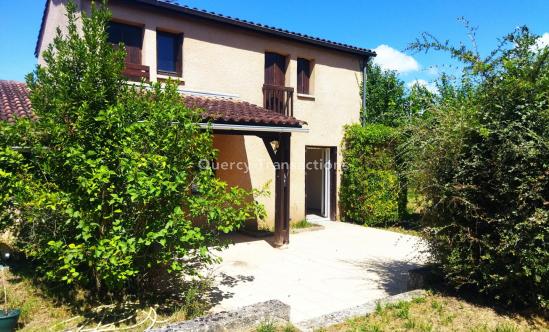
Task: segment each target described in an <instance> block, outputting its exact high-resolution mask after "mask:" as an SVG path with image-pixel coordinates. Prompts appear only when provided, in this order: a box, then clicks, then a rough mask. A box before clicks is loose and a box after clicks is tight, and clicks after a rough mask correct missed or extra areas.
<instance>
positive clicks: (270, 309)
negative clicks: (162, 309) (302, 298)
mask: <svg viewBox="0 0 549 332" xmlns="http://www.w3.org/2000/svg"><path fill="white" fill-rule="evenodd" d="M265 321H269V322H273V323H275V324H281V325H285V324H288V322H289V321H290V306H289V305H287V304H285V303H282V302H280V301H278V300H270V301H266V302H260V303H256V304H252V305H249V306H246V307H242V308H239V309H237V310H234V311H223V312H219V313H215V314H211V315H208V316H204V317H199V318H196V319H193V320H189V321H184V322H181V323H175V324H171V325H168V326H165V327H161V328H156V329H152V330H151V331H154V332H176V331H177V332H187V331H188V332H218V331H219V332H221V331H254V330H255V328H256V327H257V326H258V325H259V324H261V323H262V322H265Z"/></svg>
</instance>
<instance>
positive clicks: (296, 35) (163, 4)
mask: <svg viewBox="0 0 549 332" xmlns="http://www.w3.org/2000/svg"><path fill="white" fill-rule="evenodd" d="M49 1H50V0H46V4H45V6H44V14H43V16H42V23H41V25H40V32H39V34H38V40H37V42H36V48H35V52H34V55H35V56H36V57H38V55H39V54H38V52H39V47H40V43H41V40H42V38H43V33H44V29H45V20H46V16H47V15H48V10H49ZM134 2H135V3H141V4H143V5H148V6H153V7H157V8H163V9H165V10H172V11H179V12H182V13H185V14H188V15H194V16H197V17H201V18H204V19H210V20H214V21H217V22H220V23H225V24H230V25H234V26H238V27H241V28H245V29H250V30H255V31H258V32H262V33H267V34H271V35H276V36H278V37H282V38H288V39H292V40H297V41H301V42H305V43H309V44H313V45H317V46H321V47H326V48H330V49H335V50H339V51H342V52H346V53H352V54H355V55H360V56H363V57H375V56H376V52H375V51H372V50H371V49H368V48H363V47H358V46H354V45H351V44H346V43H340V42H336V41H332V40H328V39H326V38H320V37H316V36H312V35H308V34H304V33H300V32H294V31H290V30H287V29H282V28H278V27H275V26H270V25H267V24H262V23H258V22H253V21H249V20H245V19H241V18H237V17H232V16H229V15H224V14H221V13H217V12H214V11H209V10H206V9H199V8H197V7H190V6H189V5H184V4H180V3H178V2H174V1H169V0H134Z"/></svg>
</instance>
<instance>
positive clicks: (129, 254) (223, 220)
mask: <svg viewBox="0 0 549 332" xmlns="http://www.w3.org/2000/svg"><path fill="white" fill-rule="evenodd" d="M68 8H69V9H68V14H67V16H68V30H67V32H66V33H65V34H63V33H61V31H58V33H57V36H56V38H55V40H54V42H53V44H52V45H51V46H50V47H49V48H48V50H47V51H46V52H45V53H44V59H45V62H46V64H47V65H46V66H44V67H38V68H37V69H36V71H35V72H34V73H33V74H32V75H29V77H28V79H27V83H28V85H29V88H30V90H31V95H30V97H31V100H32V104H33V109H34V112H35V113H36V115H37V117H38V119H39V120H38V121H36V122H29V121H21V122H20V123H19V124H17V125H16V126H13V127H9V128H8V130H9V132H10V135H4V134H3V135H2V140H3V142H2V143H3V144H4V145H3V147H4V148H3V149H2V150H1V152H0V176H2V179H4V178H7V179H8V181H2V201H1V203H2V208H3V211H5V210H4V209H5V206H6V205H8V206H11V207H12V208H11V210H10V209H8V211H11V212H9V213H8V214H9V216H8V219H9V220H10V221H11V222H10V223H4V226H9V227H10V229H11V230H12V231H13V232H14V234H15V236H16V238H17V245H18V246H19V248H21V249H22V250H23V251H24V253H25V254H26V255H27V256H28V257H29V258H31V259H32V260H33V261H34V262H35V263H36V264H37V267H38V270H39V272H41V273H43V274H44V275H45V276H46V277H47V278H48V279H50V280H53V281H61V282H65V283H67V284H72V285H78V286H83V287H86V288H88V289H94V290H96V291H97V292H98V293H99V294H105V293H106V292H114V291H116V292H118V293H117V294H120V292H121V291H127V290H130V291H131V290H136V289H140V288H141V287H142V286H143V284H144V283H145V282H147V281H149V280H148V278H149V275H151V274H158V270H160V271H168V272H184V273H188V274H195V273H197V271H198V269H199V268H200V267H201V266H202V265H203V264H208V263H211V262H213V261H214V260H215V258H214V257H213V256H212V254H211V251H212V250H215V249H218V248H219V246H220V245H221V242H220V240H219V236H218V235H219V234H220V233H228V232H230V231H232V230H235V229H237V228H238V227H240V225H241V224H242V223H243V222H244V221H245V220H246V219H250V218H257V217H261V216H262V215H263V213H264V211H263V208H262V207H261V206H259V205H257V204H256V203H248V202H249V201H250V195H252V194H253V193H250V192H247V191H245V190H243V189H240V188H228V187H227V185H226V184H225V183H224V182H222V181H220V180H218V179H216V178H215V176H214V174H213V172H212V170H210V169H202V168H200V167H199V165H200V161H201V160H213V159H215V157H216V152H215V150H214V148H213V145H212V135H211V133H210V132H208V131H204V130H201V129H200V128H199V127H198V125H196V123H197V122H198V121H199V119H200V116H199V111H198V110H192V109H188V108H186V107H185V106H184V105H183V103H182V102H181V98H182V97H181V96H180V95H179V93H178V92H177V87H176V84H174V83H171V82H170V83H168V84H167V85H166V86H164V87H163V86H161V85H160V84H152V85H150V86H149V85H144V84H142V85H141V86H133V85H128V84H127V83H125V81H124V79H123V77H122V76H121V72H122V70H123V66H124V51H123V49H122V48H119V49H115V48H113V47H112V46H111V45H110V44H109V43H108V42H107V36H106V32H105V31H106V29H105V26H106V22H108V20H109V18H110V15H109V12H108V11H107V9H105V8H104V7H103V6H100V7H95V6H94V7H92V11H91V15H89V16H87V15H83V17H82V31H81V33H79V29H78V28H77V18H76V15H75V6H74V4H72V3H71V4H70V5H69V7H68ZM2 128H3V130H6V128H7V126H5V125H3V126H2ZM22 129H24V130H22ZM3 133H4V132H3ZM12 134H13V135H12ZM8 144H9V145H8ZM14 145H24V146H26V147H27V149H25V150H24V151H25V152H24V154H22V153H21V152H18V151H13V150H12V149H10V148H9V147H10V146H14ZM6 188H7V189H6ZM14 211H16V212H17V215H15V214H14ZM4 219H5V218H4ZM198 223H199V224H200V225H198ZM153 271H155V273H151V272H153Z"/></svg>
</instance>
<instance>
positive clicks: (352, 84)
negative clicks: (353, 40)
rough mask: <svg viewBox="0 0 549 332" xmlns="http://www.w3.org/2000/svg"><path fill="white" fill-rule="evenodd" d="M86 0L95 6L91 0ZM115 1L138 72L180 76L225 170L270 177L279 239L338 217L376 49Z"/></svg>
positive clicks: (45, 33)
mask: <svg viewBox="0 0 549 332" xmlns="http://www.w3.org/2000/svg"><path fill="white" fill-rule="evenodd" d="M76 2H77V5H78V6H79V8H80V9H81V10H82V11H88V10H89V9H90V1H89V0H78V1H76ZM65 4H66V0H48V1H46V7H45V11H44V17H43V22H42V26H41V29H40V34H39V38H38V42H37V45H36V56H37V57H38V61H39V63H42V62H43V59H42V57H41V54H42V52H43V51H44V50H45V49H46V47H47V46H48V44H50V43H51V42H52V39H53V37H54V35H55V30H56V28H57V27H58V26H60V27H61V28H63V26H64V25H65V24H66V18H65V16H64V15H65ZM108 6H109V8H110V10H111V11H112V14H113V17H112V22H110V24H109V27H108V33H109V40H110V41H111V42H112V43H113V44H118V43H120V42H122V43H124V44H125V47H126V51H127V57H126V70H125V74H126V76H127V77H128V79H130V80H134V81H137V80H141V79H145V80H150V81H162V80H166V79H168V78H174V79H177V80H179V81H180V91H181V93H182V94H183V95H184V96H185V102H186V103H187V104H189V105H190V106H195V107H200V108H203V109H204V110H205V114H206V116H205V120H208V121H210V123H211V126H212V129H213V131H214V144H215V146H216V148H217V149H219V158H218V160H217V165H218V167H217V170H216V174H217V176H219V177H220V178H221V179H223V180H225V181H226V182H227V183H229V184H230V185H238V186H241V187H243V188H246V189H251V188H259V187H263V186H264V185H265V184H268V186H269V189H270V190H269V191H270V192H271V195H270V196H269V197H257V198H256V199H258V200H260V201H261V203H263V204H264V205H265V206H266V210H267V213H268V217H267V220H266V221H267V223H269V224H270V225H273V224H274V226H275V242H276V243H277V244H283V243H287V242H288V240H289V226H290V222H292V221H293V222H297V221H300V220H302V219H304V218H305V217H306V215H307V214H316V215H319V216H323V217H326V218H330V219H332V220H335V219H336V218H337V216H338V204H337V200H338V197H337V193H338V184H339V178H340V172H341V167H340V165H338V163H337V162H338V160H341V157H340V147H339V146H340V143H341V141H342V137H343V128H344V126H345V125H347V124H351V123H356V122H358V121H359V117H360V109H361V98H360V88H359V86H360V82H361V81H362V80H363V78H364V77H363V68H364V64H365V63H366V62H367V61H368V59H369V58H370V57H373V56H375V53H374V52H372V51H370V50H368V49H364V48H358V47H354V46H350V45H345V44H341V43H337V42H332V41H328V40H325V39H319V38H315V37H311V36H308V35H304V34H300V33H295V32H290V31H287V30H282V29H277V28H274V27H271V26H266V25H262V24H259V23H254V22H249V21H246V20H241V19H237V18H233V17H229V16H224V15H220V14H217V13H213V12H208V11H203V10H198V9H191V8H189V7H186V6H182V5H178V4H175V3H173V2H167V1H159V0H111V1H109V4H108ZM290 162H291V163H290ZM288 164H289V165H290V167H289V168H288V167H286V166H284V165H288ZM281 165H282V167H280V166H281ZM290 179H291V181H290ZM290 184H291V185H290Z"/></svg>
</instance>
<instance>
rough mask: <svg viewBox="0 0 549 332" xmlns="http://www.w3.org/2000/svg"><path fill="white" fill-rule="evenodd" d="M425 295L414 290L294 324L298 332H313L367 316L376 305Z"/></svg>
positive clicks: (373, 310) (418, 290) (420, 290)
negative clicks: (350, 319)
mask: <svg viewBox="0 0 549 332" xmlns="http://www.w3.org/2000/svg"><path fill="white" fill-rule="evenodd" d="M425 295H427V292H426V291H425V290H422V289H416V290H413V291H409V292H405V293H401V294H397V295H393V296H388V297H386V298H383V299H379V300H375V301H370V302H366V303H364V304H361V305H358V306H356V307H352V308H349V309H345V310H342V311H337V312H332V313H329V314H327V315H323V316H320V317H316V318H313V319H309V320H305V321H302V322H299V323H297V324H294V325H295V326H296V327H297V328H299V330H300V331H303V332H308V331H314V330H316V329H319V328H321V327H325V326H330V325H335V324H339V323H343V322H345V321H346V320H347V319H349V318H352V317H357V316H367V315H369V314H371V313H373V312H375V310H376V306H377V304H378V303H379V304H388V303H397V302H400V301H411V300H413V299H414V298H418V297H423V296H425Z"/></svg>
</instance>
